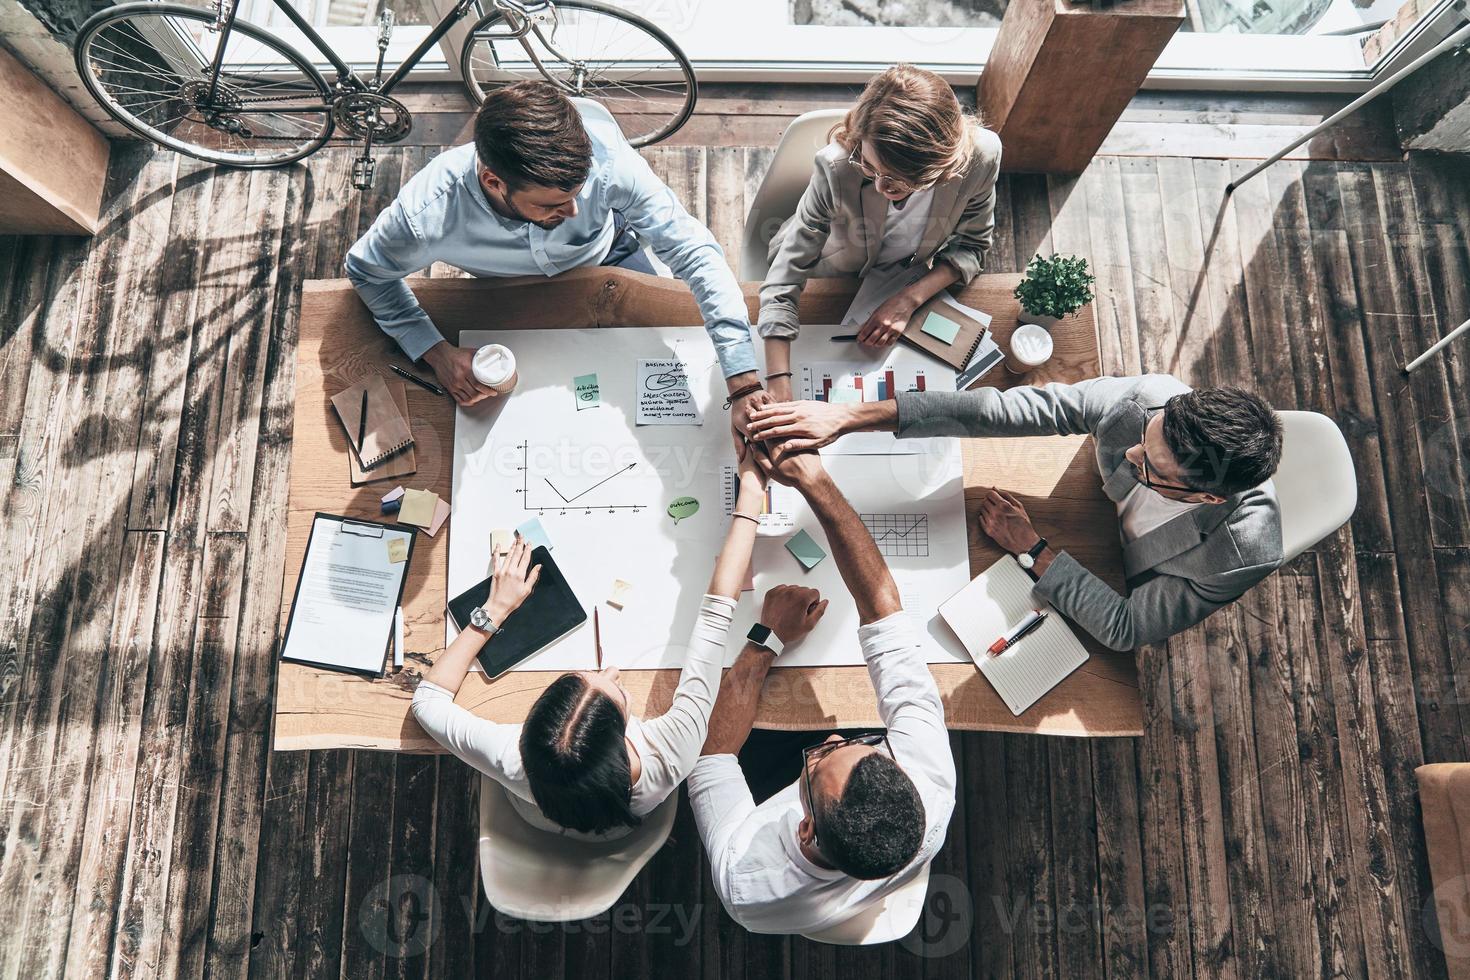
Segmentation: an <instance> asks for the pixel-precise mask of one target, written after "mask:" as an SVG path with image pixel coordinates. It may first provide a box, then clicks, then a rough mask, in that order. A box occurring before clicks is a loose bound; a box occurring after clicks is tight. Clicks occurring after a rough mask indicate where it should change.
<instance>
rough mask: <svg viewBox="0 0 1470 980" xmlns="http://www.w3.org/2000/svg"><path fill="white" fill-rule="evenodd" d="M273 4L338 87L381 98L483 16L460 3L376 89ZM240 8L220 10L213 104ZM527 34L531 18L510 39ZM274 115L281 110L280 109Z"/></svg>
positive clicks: (475, 3)
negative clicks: (457, 29) (472, 18)
mask: <svg viewBox="0 0 1470 980" xmlns="http://www.w3.org/2000/svg"><path fill="white" fill-rule="evenodd" d="M272 2H274V3H275V5H276V7H277V8H279V9H280V11H281V12H282V13H284V14H285V15H286V18H287V19H288V20H290V21H291V23H292V24H293V25H295V27H296V29H297V30H299V31H300V32H301V33H302V34H304V35H305V36H306V39H307V40H308V41H309V42H311V46H312V47H314V48H316V50H317V52H318V53H319V54H321V55H322V56H323V57H325V58H326V59H327V61H328V62H330V63H331V65H332V68H333V69H335V70H336V72H337V85H338V87H339V88H340V87H344V86H345V87H347V88H351V89H356V90H358V91H362V92H376V93H378V94H379V95H387V94H388V93H389V92H391V91H392V90H393V89H395V88H397V87H398V84H399V83H400V82H402V81H403V80H404V79H405V78H407V77H408V73H409V72H410V71H412V70H413V69H414V68H416V67H417V66H418V63H419V62H420V61H423V60H424V56H425V55H427V54H428V53H429V51H430V49H432V48H433V47H434V45H436V44H438V43H439V42H440V41H441V40H442V39H443V38H444V35H445V34H448V33H449V31H450V30H451V29H452V28H453V27H454V25H455V24H457V23H458V22H459V20H460V18H462V17H464V15H465V14H466V13H468V12H469V11H470V10H471V9H473V10H474V11H475V12H476V13H478V14H480V15H481V16H483V11H482V8H481V6H480V0H459V2H458V3H456V4H455V5H454V9H453V10H451V11H449V13H447V14H445V15H444V17H443V18H442V19H441V20H440V21H439V23H438V24H436V25H434V29H433V30H431V31H430V32H429V33H428V35H427V36H426V37H425V38H424V39H423V40H422V41H421V42H419V46H418V47H416V48H414V49H413V51H412V52H411V53H410V54H409V55H408V57H407V58H405V59H404V60H403V62H402V63H401V64H400V65H399V66H398V67H397V68H396V69H394V71H393V73H392V74H391V75H389V76H388V77H387V78H385V79H384V80H383V82H382V83H381V84H380V85H378V86H377V87H376V88H374V87H373V86H372V85H370V84H368V83H367V82H365V81H363V79H362V77H361V76H359V75H358V74H357V72H356V71H355V70H354V69H353V68H352V66H351V65H349V64H347V62H345V61H343V60H342V58H341V57H340V56H339V55H338V54H337V52H336V51H334V50H333V49H332V46H331V45H330V44H328V43H327V41H326V39H325V38H323V37H322V36H321V35H320V34H319V33H317V30H316V28H314V27H312V26H311V22H310V21H308V20H306V18H304V17H302V16H301V14H300V13H298V12H297V11H296V9H295V8H294V7H292V6H291V4H290V3H289V2H287V0H272ZM496 5H497V6H502V5H505V6H520V5H519V4H506V3H505V0H499V2H498V3H497V4H496ZM239 6H240V0H229V2H228V7H227V9H225V8H222V9H221V26H220V29H219V48H218V50H217V52H216V53H215V60H214V64H213V65H212V66H211V68H210V77H211V79H212V80H211V82H210V86H211V88H210V96H209V100H210V101H211V102H212V101H213V100H214V88H213V86H214V85H216V84H217V83H218V80H219V73H220V68H221V62H222V61H223V59H224V52H225V46H226V45H227V44H228V43H229V39H230V32H231V31H232V30H233V29H234V26H235V13H236V11H237V10H238V9H239ZM527 30H529V18H527V19H526V21H525V22H523V24H522V26H521V27H520V28H519V30H518V32H517V33H516V34H514V35H511V36H516V37H519V36H521V35H523V34H525V33H526V31H527ZM275 111H280V110H279V109H277V110H275Z"/></svg>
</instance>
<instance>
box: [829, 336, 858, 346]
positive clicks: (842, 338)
mask: <svg viewBox="0 0 1470 980" xmlns="http://www.w3.org/2000/svg"><path fill="white" fill-rule="evenodd" d="M857 338H858V335H857V334H855V333H840V334H838V335H837V336H835V337H833V338H832V343H834V344H841V343H844V342H846V341H849V340H857Z"/></svg>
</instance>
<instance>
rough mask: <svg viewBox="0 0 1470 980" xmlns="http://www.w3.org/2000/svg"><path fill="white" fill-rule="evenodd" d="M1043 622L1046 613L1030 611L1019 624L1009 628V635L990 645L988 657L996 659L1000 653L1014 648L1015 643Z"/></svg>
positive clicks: (1036, 610)
mask: <svg viewBox="0 0 1470 980" xmlns="http://www.w3.org/2000/svg"><path fill="white" fill-rule="evenodd" d="M1045 620H1046V613H1044V612H1042V611H1041V610H1040V609H1033V610H1031V611H1030V612H1029V613H1027V614H1026V616H1025V618H1023V619H1022V620H1021V621H1020V622H1019V623H1017V624H1016V625H1015V626H1014V627H1012V628H1011V631H1010V632H1009V633H1007V634H1006V635H1005V636H1002V637H1001V638H1000V639H998V640H996V641H995V642H994V643H992V644H990V655H991V656H992V657H998V656H1000V655H1001V654H1002V653H1005V652H1006V651H1007V650H1009V649H1010V648H1011V647H1013V646H1015V645H1016V642H1017V641H1018V640H1020V639H1021V637H1023V636H1025V635H1026V634H1027V633H1030V632H1031V631H1032V630H1034V629H1036V628H1037V627H1038V626H1040V625H1041V624H1042V622H1044V621H1045Z"/></svg>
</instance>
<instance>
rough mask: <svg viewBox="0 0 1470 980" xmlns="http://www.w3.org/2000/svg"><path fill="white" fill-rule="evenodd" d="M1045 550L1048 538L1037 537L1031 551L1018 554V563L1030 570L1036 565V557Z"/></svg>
mask: <svg viewBox="0 0 1470 980" xmlns="http://www.w3.org/2000/svg"><path fill="white" fill-rule="evenodd" d="M1045 550H1046V538H1037V539H1036V543H1035V544H1033V545H1032V546H1031V550H1030V551H1023V552H1021V553H1020V554H1019V555H1017V556H1016V564H1017V565H1020V566H1021V567H1022V568H1024V569H1025V570H1026V571H1028V572H1029V571H1031V569H1032V567H1033V566H1035V564H1036V559H1038V558H1040V557H1041V553H1042V552H1043V551H1045Z"/></svg>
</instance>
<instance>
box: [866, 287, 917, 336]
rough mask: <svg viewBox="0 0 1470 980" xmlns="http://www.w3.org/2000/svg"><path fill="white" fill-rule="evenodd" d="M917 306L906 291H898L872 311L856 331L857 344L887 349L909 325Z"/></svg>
mask: <svg viewBox="0 0 1470 980" xmlns="http://www.w3.org/2000/svg"><path fill="white" fill-rule="evenodd" d="M918 308H919V304H918V303H917V302H915V301H914V297H913V296H911V295H910V294H909V291H908V290H906V289H900V290H899V291H898V292H897V293H896V294H895V295H893V296H890V297H889V298H888V299H886V300H884V301H883V304H882V305H881V306H879V307H878V308H877V309H876V310H874V311H873V313H872V315H871V316H869V317H868V319H867V322H866V323H864V324H863V325H862V326H861V327H860V328H859V329H858V343H860V344H862V345H863V346H864V347H889V346H891V345H892V344H893V342H894V341H895V340H897V339H898V337H899V334H901V333H903V331H904V328H905V327H907V326H908V325H909V317H911V316H913V315H914V310H916V309H918Z"/></svg>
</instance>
